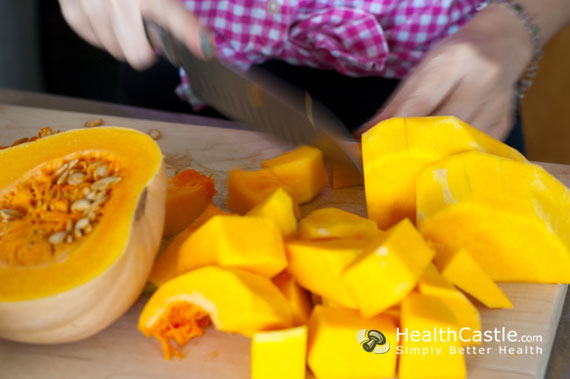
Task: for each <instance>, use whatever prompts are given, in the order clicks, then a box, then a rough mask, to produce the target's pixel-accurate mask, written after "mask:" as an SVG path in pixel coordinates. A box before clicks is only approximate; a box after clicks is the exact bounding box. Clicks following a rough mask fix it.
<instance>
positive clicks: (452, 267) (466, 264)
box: [434, 248, 513, 308]
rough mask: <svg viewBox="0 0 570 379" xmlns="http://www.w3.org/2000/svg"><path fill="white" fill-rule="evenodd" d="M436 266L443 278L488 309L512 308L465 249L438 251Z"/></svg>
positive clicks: (501, 292) (497, 287)
mask: <svg viewBox="0 0 570 379" xmlns="http://www.w3.org/2000/svg"><path fill="white" fill-rule="evenodd" d="M434 261H435V263H436V265H437V266H438V267H439V269H440V270H441V274H442V276H443V277H444V278H446V279H447V280H449V281H450V282H452V283H453V284H455V285H456V286H457V287H459V288H461V289H462V290H463V291H465V292H466V293H468V294H469V295H471V296H473V297H474V298H475V299H477V300H479V301H480V302H481V303H483V304H484V305H486V306H487V307H489V308H512V307H513V304H512V303H511V302H510V300H509V299H508V298H507V296H506V295H505V294H504V293H503V291H502V290H501V289H500V288H499V286H497V284H496V283H495V282H494V281H493V279H491V278H490V277H489V274H487V273H486V272H485V270H483V269H482V268H481V266H480V265H479V264H478V263H477V261H476V260H475V259H474V258H473V257H472V256H471V255H470V254H469V253H468V252H467V251H466V250H465V249H450V250H447V249H441V248H440V249H438V253H437V255H436V258H435V259H434Z"/></svg>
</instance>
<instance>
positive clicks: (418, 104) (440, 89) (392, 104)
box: [354, 69, 456, 138]
mask: <svg viewBox="0 0 570 379" xmlns="http://www.w3.org/2000/svg"><path fill="white" fill-rule="evenodd" d="M425 71H428V72H429V71H432V70H431V69H426V70H425ZM438 77H439V74H438V75H433V74H427V75H426V74H425V73H424V70H423V69H422V70H418V71H415V72H414V73H413V74H412V75H411V76H410V77H409V78H408V79H406V80H405V82H404V83H403V84H402V85H401V86H400V88H399V89H397V90H396V93H395V95H394V96H393V97H392V98H391V99H390V100H388V105H387V106H386V107H385V108H384V109H383V110H381V111H380V112H379V113H378V114H377V115H375V116H374V117H372V119H370V121H368V122H366V123H365V124H364V125H363V126H362V127H360V128H359V129H357V130H356V131H355V132H354V135H355V137H356V138H360V137H361V136H362V134H363V133H364V132H366V131H367V130H369V129H370V128H372V127H373V126H375V125H376V124H378V123H379V122H381V121H384V120H387V119H389V118H392V117H421V116H427V115H429V114H431V113H432V111H433V110H434V109H435V108H436V107H437V106H438V105H439V104H440V103H441V102H442V101H444V99H446V98H447V97H448V96H449V93H450V92H451V91H453V89H454V86H455V85H456V84H455V82H456V80H454V78H449V79H446V80H442V81H439V80H438V79H437V78H438Z"/></svg>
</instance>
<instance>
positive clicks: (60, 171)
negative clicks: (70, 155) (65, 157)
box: [54, 163, 69, 178]
mask: <svg viewBox="0 0 570 379" xmlns="http://www.w3.org/2000/svg"><path fill="white" fill-rule="evenodd" d="M68 167H69V165H68V164H67V163H65V164H63V165H62V166H61V167H60V168H58V169H57V171H56V172H55V174H54V175H55V176H56V177H58V178H59V176H60V175H61V174H63V172H64V171H65V170H67V168H68Z"/></svg>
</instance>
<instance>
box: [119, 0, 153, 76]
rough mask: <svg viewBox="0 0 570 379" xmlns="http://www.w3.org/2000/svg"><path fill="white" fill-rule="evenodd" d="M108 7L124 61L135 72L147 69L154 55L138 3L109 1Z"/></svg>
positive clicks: (121, 0)
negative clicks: (109, 7) (135, 70)
mask: <svg viewBox="0 0 570 379" xmlns="http://www.w3.org/2000/svg"><path fill="white" fill-rule="evenodd" d="M109 5H110V6H111V12H110V14H111V24H112V25H113V30H114V33H115V36H116V38H117V41H118V43H119V46H120V48H121V50H122V53H123V55H124V57H125V59H126V60H127V62H129V64H130V65H131V66H132V67H133V68H135V69H137V70H143V69H145V68H148V67H149V66H151V65H152V64H153V63H154V62H155V61H156V55H155V54H154V51H153V49H152V46H151V45H150V43H149V42H148V39H147V37H146V33H145V30H144V24H143V20H142V15H141V9H140V5H139V2H138V1H124V0H110V4H109Z"/></svg>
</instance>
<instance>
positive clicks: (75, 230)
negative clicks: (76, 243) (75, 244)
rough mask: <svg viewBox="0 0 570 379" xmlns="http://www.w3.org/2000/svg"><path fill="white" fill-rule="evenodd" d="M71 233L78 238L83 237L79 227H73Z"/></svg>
mask: <svg viewBox="0 0 570 379" xmlns="http://www.w3.org/2000/svg"><path fill="white" fill-rule="evenodd" d="M73 235H74V236H75V238H77V239H79V238H81V237H83V232H82V231H81V230H79V229H74V230H73Z"/></svg>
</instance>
